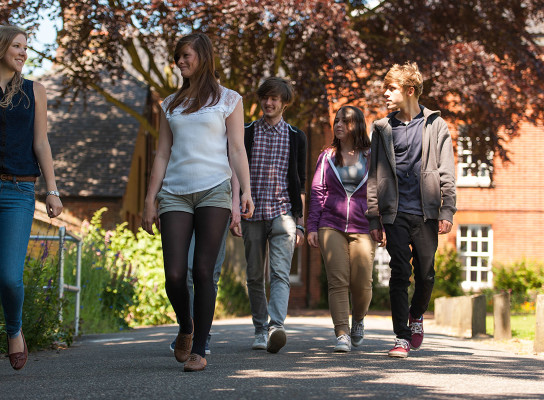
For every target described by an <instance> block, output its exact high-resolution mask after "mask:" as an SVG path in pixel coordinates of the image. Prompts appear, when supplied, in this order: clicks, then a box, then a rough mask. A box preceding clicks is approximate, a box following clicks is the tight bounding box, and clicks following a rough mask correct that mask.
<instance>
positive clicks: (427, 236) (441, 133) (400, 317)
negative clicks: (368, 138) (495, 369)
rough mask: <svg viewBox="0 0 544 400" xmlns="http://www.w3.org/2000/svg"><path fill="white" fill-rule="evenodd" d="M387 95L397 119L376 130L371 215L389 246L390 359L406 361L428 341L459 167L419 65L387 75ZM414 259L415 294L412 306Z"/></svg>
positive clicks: (376, 235) (375, 234)
mask: <svg viewBox="0 0 544 400" xmlns="http://www.w3.org/2000/svg"><path fill="white" fill-rule="evenodd" d="M384 89H385V98H386V105H387V108H388V109H389V110H391V111H393V112H391V113H390V114H389V115H388V116H387V117H386V118H383V119H381V120H378V121H376V122H374V124H373V125H372V128H371V131H372V144H371V164H370V172H369V178H368V194H367V196H368V211H367V214H366V215H367V218H368V220H369V223H370V235H371V236H372V238H373V239H374V240H375V241H377V242H379V243H382V244H383V243H384V242H386V246H387V251H388V252H389V255H390V256H391V261H390V263H389V266H390V267H391V279H390V281H389V295H390V299H391V315H392V318H393V330H394V332H395V335H396V339H395V345H394V347H393V348H392V349H391V350H390V351H389V356H391V357H402V358H405V357H407V356H408V353H409V352H410V349H412V350H418V349H419V347H420V346H421V343H422V342H423V313H424V312H425V311H426V310H427V307H428V305H429V301H430V298H431V293H432V290H433V285H434V254H435V252H436V249H437V247H438V234H446V233H448V232H450V231H451V228H452V224H453V214H454V213H455V211H456V208H455V164H454V158H453V147H452V141H451V136H450V134H449V131H448V127H447V125H446V123H445V122H444V120H443V119H442V118H441V117H440V111H431V110H429V109H427V108H425V107H423V106H421V105H419V96H420V95H421V92H422V89H423V77H422V75H421V73H420V72H419V69H418V67H417V64H415V63H407V64H405V65H402V66H401V65H398V64H395V65H394V66H393V67H392V68H391V69H390V70H389V72H388V73H387V74H386V76H385V79H384ZM383 230H385V236H384V232H383ZM386 238H387V240H386ZM411 260H412V264H413V270H414V279H415V292H414V296H413V298H412V303H411V305H409V304H408V286H409V285H410V277H411V275H412V264H411V263H410V261H411Z"/></svg>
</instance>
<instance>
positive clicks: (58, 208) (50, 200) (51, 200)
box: [45, 194, 63, 218]
mask: <svg viewBox="0 0 544 400" xmlns="http://www.w3.org/2000/svg"><path fill="white" fill-rule="evenodd" d="M62 208H63V207H62V202H61V201H60V199H59V198H58V197H57V196H55V195H52V194H50V195H49V196H47V198H46V199H45V210H46V211H47V215H48V216H49V218H55V217H57V216H59V215H60V213H61V212H62Z"/></svg>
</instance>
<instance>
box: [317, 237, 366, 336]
mask: <svg viewBox="0 0 544 400" xmlns="http://www.w3.org/2000/svg"><path fill="white" fill-rule="evenodd" d="M318 237H319V247H320V249H321V254H322V255H323V260H324V261H325V269H326V271H327V280H328V285H329V309H330V312H331V316H332V322H333V323H334V332H335V334H336V336H337V337H338V336H340V335H343V334H347V335H349V334H350V328H349V312H350V309H349V303H350V302H349V300H350V299H349V295H350V293H351V303H352V321H360V320H361V319H363V318H364V317H365V315H366V313H367V312H368V306H369V304H370V300H371V299H372V266H373V263H374V252H375V250H376V243H375V242H374V241H373V240H372V239H371V238H370V235H369V234H364V233H344V232H340V231H338V230H336V229H333V228H326V227H325V228H319V231H318Z"/></svg>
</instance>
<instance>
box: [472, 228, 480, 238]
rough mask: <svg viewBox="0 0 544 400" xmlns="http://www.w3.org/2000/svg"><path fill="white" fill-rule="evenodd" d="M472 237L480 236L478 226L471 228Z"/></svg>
mask: <svg viewBox="0 0 544 400" xmlns="http://www.w3.org/2000/svg"><path fill="white" fill-rule="evenodd" d="M470 235H471V237H478V228H472V229H471V230H470Z"/></svg>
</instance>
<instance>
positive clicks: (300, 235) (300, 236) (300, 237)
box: [295, 229, 304, 247]
mask: <svg viewBox="0 0 544 400" xmlns="http://www.w3.org/2000/svg"><path fill="white" fill-rule="evenodd" d="M303 244H304V233H302V231H301V230H300V229H297V241H296V242H295V247H300V246H302V245H303Z"/></svg>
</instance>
